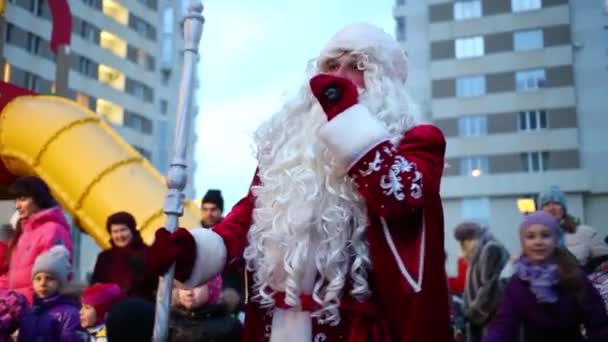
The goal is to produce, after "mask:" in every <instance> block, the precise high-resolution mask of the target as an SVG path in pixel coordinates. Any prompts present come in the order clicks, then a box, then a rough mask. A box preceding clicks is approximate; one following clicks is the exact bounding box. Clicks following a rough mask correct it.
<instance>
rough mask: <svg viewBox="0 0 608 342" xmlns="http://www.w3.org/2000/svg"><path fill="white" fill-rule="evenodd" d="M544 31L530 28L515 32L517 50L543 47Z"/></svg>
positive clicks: (514, 39)
mask: <svg viewBox="0 0 608 342" xmlns="http://www.w3.org/2000/svg"><path fill="white" fill-rule="evenodd" d="M543 45H544V44H543V31H542V30H530V31H519V32H515V33H513V46H514V48H515V51H527V50H535V49H542V48H543Z"/></svg>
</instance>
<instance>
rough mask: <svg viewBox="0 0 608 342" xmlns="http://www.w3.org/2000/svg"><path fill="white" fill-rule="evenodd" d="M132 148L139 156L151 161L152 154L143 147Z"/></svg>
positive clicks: (134, 146) (135, 146)
mask: <svg viewBox="0 0 608 342" xmlns="http://www.w3.org/2000/svg"><path fill="white" fill-rule="evenodd" d="M133 148H135V149H136V150H137V152H139V154H141V155H142V157H144V158H146V159H148V160H152V153H150V151H148V150H146V149H145V148H143V147H139V146H137V145H133Z"/></svg>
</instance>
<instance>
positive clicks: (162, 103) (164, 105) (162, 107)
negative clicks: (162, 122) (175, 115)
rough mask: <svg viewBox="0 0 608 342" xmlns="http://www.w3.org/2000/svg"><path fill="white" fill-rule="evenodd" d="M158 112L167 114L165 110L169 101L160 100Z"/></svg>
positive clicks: (167, 108) (167, 109)
mask: <svg viewBox="0 0 608 342" xmlns="http://www.w3.org/2000/svg"><path fill="white" fill-rule="evenodd" d="M159 105H160V113H161V114H162V115H167V112H168V111H169V103H168V102H167V100H160V103H159Z"/></svg>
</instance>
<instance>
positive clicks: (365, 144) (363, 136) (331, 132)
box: [319, 104, 390, 171]
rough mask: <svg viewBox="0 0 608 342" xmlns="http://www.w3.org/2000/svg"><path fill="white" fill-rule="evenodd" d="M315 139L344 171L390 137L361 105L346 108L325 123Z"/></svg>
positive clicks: (384, 128) (382, 126)
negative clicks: (338, 162)
mask: <svg viewBox="0 0 608 342" xmlns="http://www.w3.org/2000/svg"><path fill="white" fill-rule="evenodd" d="M319 136H320V137H321V139H322V140H323V141H324V142H325V144H327V147H328V148H329V149H330V150H331V151H332V152H333V153H334V154H335V156H336V157H337V158H338V159H339V160H340V161H341V163H342V165H343V167H344V168H345V171H348V170H350V168H351V167H352V165H353V164H355V163H356V162H357V161H359V159H361V158H363V156H364V155H365V154H366V153H367V152H369V151H370V150H371V149H372V148H374V147H376V146H377V145H378V144H380V143H382V142H383V141H386V140H388V139H389V137H390V136H389V132H388V130H387V129H386V127H385V126H384V125H383V124H382V123H381V122H380V120H378V119H376V118H375V117H374V116H373V115H372V114H371V113H370V111H369V110H368V109H367V108H366V107H365V106H363V105H361V104H356V105H354V106H352V107H350V108H348V109H347V110H345V111H344V112H342V113H340V114H338V115H337V116H336V117H335V118H333V119H332V120H331V121H329V122H328V123H326V124H325V125H324V126H323V127H321V129H320V130H319Z"/></svg>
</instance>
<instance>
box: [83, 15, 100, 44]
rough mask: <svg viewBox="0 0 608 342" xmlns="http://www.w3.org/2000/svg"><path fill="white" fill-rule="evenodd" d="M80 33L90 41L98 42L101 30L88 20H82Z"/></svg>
mask: <svg viewBox="0 0 608 342" xmlns="http://www.w3.org/2000/svg"><path fill="white" fill-rule="evenodd" d="M80 35H81V36H82V38H84V40H86V41H89V42H94V43H96V42H97V39H98V35H99V30H97V28H95V27H94V26H93V25H91V24H90V23H88V22H86V21H84V20H83V21H81V22H80Z"/></svg>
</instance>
